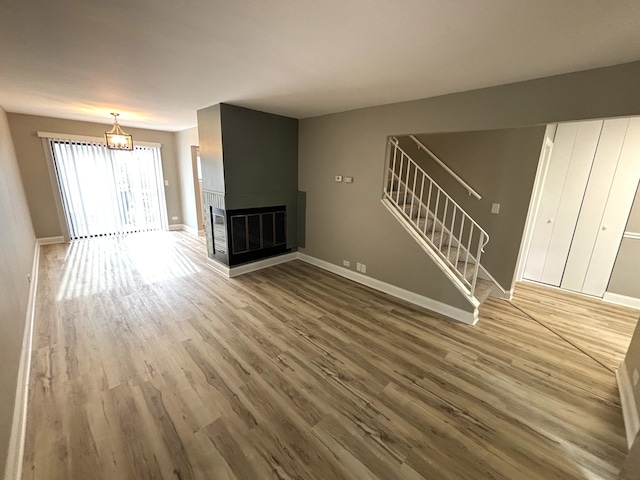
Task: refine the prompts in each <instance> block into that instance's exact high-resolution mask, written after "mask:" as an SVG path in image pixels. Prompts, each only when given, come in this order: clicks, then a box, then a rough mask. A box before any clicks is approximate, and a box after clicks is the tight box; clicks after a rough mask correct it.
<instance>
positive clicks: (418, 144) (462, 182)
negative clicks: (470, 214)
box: [409, 135, 482, 200]
mask: <svg viewBox="0 0 640 480" xmlns="http://www.w3.org/2000/svg"><path fill="white" fill-rule="evenodd" d="M409 138H410V139H411V140H413V141H414V142H415V144H416V145H417V146H418V149H422V150H424V151H425V152H427V153H428V154H429V155H430V156H431V158H433V159H434V160H435V161H436V162H438V165H440V166H441V167H442V168H444V169H445V170H446V172H447V173H448V174H449V175H451V176H452V177H453V178H455V179H456V181H457V182H458V183H459V184H460V185H462V186H463V187H464V188H465V189H466V190H467V192H469V195H473V196H474V197H476V198H477V199H478V200H480V199H481V198H482V197H481V196H480V194H479V193H478V192H476V191H475V190H474V189H473V188H472V187H471V185H469V184H468V183H467V182H465V181H464V180H463V179H462V178H460V177H459V176H458V174H456V172H454V171H453V170H451V169H450V168H449V167H448V166H447V164H446V163H444V162H443V161H442V160H440V159H439V158H438V156H437V155H436V154H435V153H433V152H432V151H431V150H429V149H428V148H427V147H426V146H425V145H424V144H423V143H422V142H421V141H420V140H418V139H417V138H416V137H414V136H413V135H409Z"/></svg>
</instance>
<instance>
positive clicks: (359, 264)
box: [356, 262, 362, 272]
mask: <svg viewBox="0 0 640 480" xmlns="http://www.w3.org/2000/svg"><path fill="white" fill-rule="evenodd" d="M356 270H357V271H358V272H359V271H360V270H362V264H361V263H360V262H358V263H356Z"/></svg>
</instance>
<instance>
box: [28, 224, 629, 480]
mask: <svg viewBox="0 0 640 480" xmlns="http://www.w3.org/2000/svg"><path fill="white" fill-rule="evenodd" d="M203 251H204V247H203V245H202V242H201V241H198V240H197V239H193V238H192V237H189V236H188V235H186V234H183V233H175V232H174V233H162V234H150V235H138V236H130V237H128V238H123V239H108V240H87V241H78V242H75V243H72V244H71V245H51V246H45V247H43V248H42V254H41V260H40V272H39V275H40V276H39V286H38V289H39V290H38V297H37V312H36V316H37V317H36V326H35V337H34V352H33V365H32V377H31V389H30V403H29V417H28V427H27V428H28V432H27V445H26V457H25V469H24V478H25V479H42V480H45V479H46V480H57V479H82V480H89V479H91V480H93V479H118V480H120V479H181V480H186V479H194V478H197V479H220V480H223V479H238V480H240V479H248V480H256V479H258V480H260V479H280V480H290V479H321V480H331V479H349V480H351V479H381V480H382V479H384V480H390V479H408V480H413V479H421V478H426V479H433V480H441V479H470V480H471V479H473V480H478V479H509V480H513V479H516V480H517V479H527V480H532V479H546V480H548V479H563V480H565V479H598V478H603V479H613V478H616V476H617V471H618V468H619V466H620V465H621V463H622V460H623V458H624V455H625V452H626V446H625V439H624V428H623V423H622V414H621V411H620V400H619V397H618V393H617V388H616V383H615V377H614V375H613V373H612V371H611V370H610V369H609V368H614V367H616V366H617V364H618V363H619V362H620V360H621V359H622V357H623V355H624V351H625V349H626V346H627V345H628V342H629V340H630V337H631V333H632V330H633V328H634V325H635V322H636V318H637V316H638V312H637V311H633V310H629V309H624V308H614V307H610V306H609V307H604V308H603V307H602V304H600V303H598V305H595V303H594V302H592V301H590V300H587V299H584V297H574V296H570V295H566V294H560V293H558V292H555V291H551V292H548V291H546V289H542V288H540V287H535V286H532V285H521V286H519V288H518V290H517V292H516V298H515V299H514V301H513V304H511V303H509V302H506V301H503V300H494V299H489V301H488V302H487V303H486V304H485V305H484V306H483V308H482V312H481V318H480V322H479V324H478V325H477V326H475V327H470V326H467V325H463V324H460V323H454V322H451V321H448V320H443V319H440V318H436V317H434V316H432V315H430V314H429V313H428V312H425V311H424V310H421V309H418V308H414V307H412V306H411V305H409V304H406V303H404V302H402V301H399V300H396V299H394V298H393V297H389V296H386V295H384V294H381V293H377V292H375V291H372V290H370V289H368V288H365V287H362V286H360V285H358V284H355V283H352V282H350V281H347V280H344V279H342V278H340V277H337V276H335V275H333V274H330V273H327V272H325V271H323V270H320V269H318V268H316V267H313V266H310V265H308V264H305V263H302V262H300V261H293V262H289V263H287V264H283V265H279V266H276V267H271V268H269V269H266V270H262V271H260V272H254V273H251V274H247V275H244V276H241V277H238V278H234V279H226V278H223V277H222V276H220V275H219V274H217V273H215V272H213V271H212V270H210V269H209V268H208V267H207V266H206V261H205V258H204V256H203V254H202V253H201V252H203ZM532 317H533V318H532ZM536 320H537V321H536ZM538 321H540V322H543V323H544V325H542V324H540V323H538ZM550 329H552V330H554V331H556V332H557V333H559V334H560V335H562V337H564V338H566V339H567V340H569V341H570V342H572V343H574V344H575V345H576V346H577V347H579V348H580V349H582V350H583V351H584V352H586V353H588V354H589V355H591V356H593V357H594V358H595V360H594V358H591V357H590V356H589V355H587V354H585V353H583V351H581V350H579V349H578V348H576V346H573V345H572V344H571V343H568V342H567V341H565V340H564V339H563V338H561V337H560V336H558V335H557V334H556V333H553V332H552V331H551V330H550ZM596 360H597V361H596Z"/></svg>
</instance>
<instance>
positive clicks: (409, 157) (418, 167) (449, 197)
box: [391, 137, 489, 245]
mask: <svg viewBox="0 0 640 480" xmlns="http://www.w3.org/2000/svg"><path fill="white" fill-rule="evenodd" d="M392 138H393V141H392V142H391V143H393V145H394V146H395V147H396V148H397V149H398V150H400V151H401V152H402V153H404V155H405V156H406V157H407V158H408V159H409V160H411V163H412V164H413V165H414V167H415V168H416V169H418V170H419V171H420V173H422V174H423V175H424V176H425V177H427V178H428V179H429V180H431V181H432V182H433V184H434V185H435V186H437V187H438V188H439V189H440V191H442V194H443V195H445V196H446V197H447V198H448V199H449V201H450V202H452V203H453V204H454V205H455V206H456V207H458V209H459V210H460V211H461V212H463V213H464V214H465V215H466V216H467V217H469V220H470V221H471V222H473V224H474V225H475V226H476V227H477V228H478V229H479V230H480V231H481V232H482V233H484V234H485V236H486V237H487V242H488V238H489V234H488V233H487V232H486V231H485V229H484V228H482V227H481V226H480V225H479V224H478V222H476V221H475V220H474V219H473V218H472V217H471V215H469V214H468V213H467V212H466V211H465V210H464V208H462V207H461V206H460V204H459V203H458V202H456V201H455V200H454V199H453V198H452V197H451V195H449V194H448V193H447V192H446V191H445V190H444V189H443V188H442V187H441V186H440V185H438V183H437V182H436V181H435V180H434V179H433V178H431V176H430V175H429V174H428V173H427V172H426V171H425V170H424V168H422V167H421V166H420V165H418V164H417V163H416V162H415V160H413V159H412V158H411V156H410V155H409V154H408V153H407V152H405V151H404V150H403V149H402V147H401V146H400V143H399V142H398V139H397V138H396V137H392ZM401 181H402V180H401ZM476 195H478V194H477V193H476ZM477 198H480V197H479V196H478V197H477ZM485 245H486V244H485Z"/></svg>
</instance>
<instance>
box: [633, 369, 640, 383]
mask: <svg viewBox="0 0 640 480" xmlns="http://www.w3.org/2000/svg"><path fill="white" fill-rule="evenodd" d="M638 378H640V375H638V369H637V368H634V369H633V386H634V387H635V386H636V385H638Z"/></svg>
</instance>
